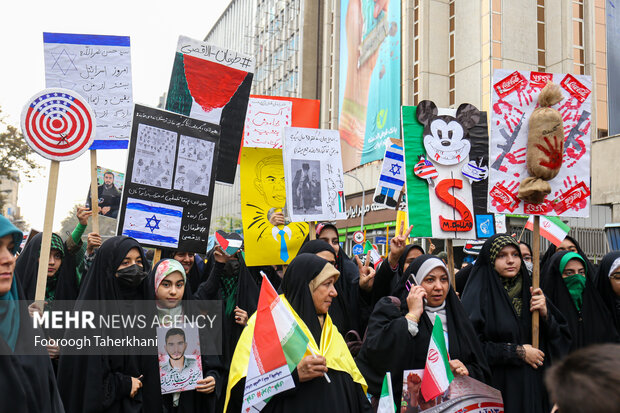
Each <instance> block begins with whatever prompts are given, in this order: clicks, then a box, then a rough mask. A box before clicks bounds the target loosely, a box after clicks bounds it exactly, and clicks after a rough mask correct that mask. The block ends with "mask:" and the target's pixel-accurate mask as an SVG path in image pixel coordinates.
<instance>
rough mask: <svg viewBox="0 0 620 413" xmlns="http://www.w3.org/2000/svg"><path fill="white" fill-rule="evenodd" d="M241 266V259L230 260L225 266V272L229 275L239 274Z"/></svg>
mask: <svg viewBox="0 0 620 413" xmlns="http://www.w3.org/2000/svg"><path fill="white" fill-rule="evenodd" d="M240 268H241V264H240V263H239V260H230V261H228V262H227V263H226V264H225V266H224V273H225V274H226V276H228V277H232V276H235V277H236V276H237V275H239V269H240Z"/></svg>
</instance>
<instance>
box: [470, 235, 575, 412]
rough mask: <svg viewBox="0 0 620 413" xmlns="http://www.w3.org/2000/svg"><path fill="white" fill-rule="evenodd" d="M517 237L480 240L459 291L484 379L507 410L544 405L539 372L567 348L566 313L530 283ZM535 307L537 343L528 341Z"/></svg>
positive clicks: (541, 408)
mask: <svg viewBox="0 0 620 413" xmlns="http://www.w3.org/2000/svg"><path fill="white" fill-rule="evenodd" d="M522 262H523V260H522V258H521V250H520V248H519V243H518V242H517V241H516V240H515V239H514V238H513V237H511V236H509V235H507V234H497V235H494V236H493V237H491V238H489V239H488V240H486V241H485V243H484V245H483V246H482V250H481V251H480V255H479V256H478V259H477V260H476V263H475V264H474V266H473V268H472V270H471V275H470V276H469V279H468V280H467V284H466V285H465V291H463V295H462V301H461V302H462V303H463V307H465V310H466V311H467V314H468V315H469V319H470V320H471V322H472V323H473V325H474V329H475V330H476V333H477V334H478V337H479V338H480V341H481V342H482V348H483V350H484V354H485V355H486V357H487V362H488V363H489V366H490V368H491V382H489V384H490V385H491V386H493V387H495V388H496V389H498V390H500V391H501V392H502V397H503V399H504V408H505V411H506V412H507V413H513V412H514V413H516V412H532V413H543V412H545V413H546V412H548V411H550V406H549V403H548V400H547V395H546V393H545V385H544V383H543V372H544V370H545V368H546V367H547V366H549V364H550V363H551V362H552V361H556V360H558V359H560V358H561V357H563V356H565V355H566V354H567V353H568V350H569V347H570V340H571V338H570V332H569V329H568V325H567V323H566V319H565V318H564V317H563V316H562V314H561V313H560V312H559V311H558V310H557V308H556V307H555V306H554V305H552V304H551V301H550V300H548V299H546V297H545V295H544V294H543V292H542V290H541V289H540V288H536V289H533V288H532V281H531V279H530V275H529V273H528V271H527V269H526V267H525V265H522ZM533 311H539V313H540V349H537V348H535V347H533V346H532V345H531V344H530V343H531V342H532V312H533Z"/></svg>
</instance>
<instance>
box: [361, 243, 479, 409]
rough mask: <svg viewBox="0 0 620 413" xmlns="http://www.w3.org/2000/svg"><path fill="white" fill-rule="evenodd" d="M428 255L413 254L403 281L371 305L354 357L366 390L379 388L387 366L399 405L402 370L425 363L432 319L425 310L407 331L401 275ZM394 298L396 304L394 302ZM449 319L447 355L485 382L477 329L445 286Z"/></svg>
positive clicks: (404, 294) (404, 290)
mask: <svg viewBox="0 0 620 413" xmlns="http://www.w3.org/2000/svg"><path fill="white" fill-rule="evenodd" d="M430 257H432V256H430V255H422V256H420V257H418V258H416V259H415V260H414V261H413V262H412V263H411V265H410V266H409V268H407V271H405V273H404V274H403V277H401V279H402V280H403V281H402V285H398V286H397V287H396V288H395V290H394V291H393V293H394V295H395V296H396V297H395V298H398V300H395V299H394V297H383V298H382V299H380V300H379V302H378V303H377V305H376V306H375V308H374V310H373V312H372V315H371V316H370V320H369V323H368V332H367V336H366V340H365V341H364V344H363V345H362V349H361V351H360V353H359V355H358V357H357V358H356V362H357V365H358V367H359V369H360V371H361V372H362V374H363V375H364V378H365V379H366V382H367V383H368V392H369V393H371V394H372V395H374V396H379V395H380V394H381V385H382V383H383V377H384V376H385V373H386V372H387V371H389V372H391V376H392V391H393V394H394V402H395V403H396V405H397V406H399V405H400V402H401V397H402V388H403V372H404V371H405V370H415V369H424V366H425V364H426V355H427V352H428V345H429V342H430V337H431V334H432V330H433V324H432V323H431V320H430V319H429V317H428V315H427V314H426V313H423V314H422V317H421V318H420V322H419V323H418V334H417V335H416V336H415V337H412V336H411V334H410V333H409V330H408V327H407V325H408V324H407V319H406V318H405V314H406V313H407V312H408V308H407V302H406V297H407V294H408V291H407V290H406V289H405V280H406V279H407V277H409V275H410V274H412V273H415V271H417V270H418V269H419V268H420V265H421V264H422V263H423V262H424V261H426V260H427V259H428V258H430ZM397 301H399V302H400V305H398V304H397V303H396V302H397ZM445 302H446V316H447V321H448V343H447V344H448V352H449V353H450V358H451V359H453V360H454V359H458V360H460V361H461V362H462V363H463V364H464V365H465V366H466V367H467V370H469V375H470V376H471V377H473V378H475V379H477V380H480V381H482V382H488V381H489V379H490V372H489V368H488V365H487V362H486V359H485V357H484V353H483V351H482V348H481V346H480V343H479V341H478V337H477V335H476V332H475V331H474V329H473V326H472V325H471V323H470V321H469V319H468V317H467V314H466V313H465V310H464V309H463V306H462V305H461V303H460V302H459V299H458V298H457V296H456V294H455V293H454V291H453V290H452V288H450V291H449V292H448V295H447V297H446V301H445Z"/></svg>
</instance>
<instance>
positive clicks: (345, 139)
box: [338, 0, 401, 171]
mask: <svg viewBox="0 0 620 413" xmlns="http://www.w3.org/2000/svg"><path fill="white" fill-rule="evenodd" d="M340 4H341V10H340V16H341V17H340V88H339V121H338V125H339V126H338V127H339V130H340V135H341V144H342V162H343V167H344V169H345V171H348V170H351V169H353V168H355V167H357V166H359V165H363V164H365V163H368V162H372V161H376V160H378V159H382V158H383V155H384V153H385V148H386V145H388V143H389V142H390V140H389V139H390V138H394V139H400V46H401V38H400V30H401V17H400V16H401V12H400V10H401V6H400V2H399V1H392V2H389V4H388V5H386V6H384V8H383V9H379V10H376V9H375V6H376V4H377V3H376V2H375V1H374V0H342V1H341V2H340Z"/></svg>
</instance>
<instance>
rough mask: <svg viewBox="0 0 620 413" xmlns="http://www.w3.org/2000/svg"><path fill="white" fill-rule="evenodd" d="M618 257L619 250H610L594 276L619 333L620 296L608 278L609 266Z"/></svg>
mask: <svg viewBox="0 0 620 413" xmlns="http://www.w3.org/2000/svg"><path fill="white" fill-rule="evenodd" d="M618 258H620V251H612V252H610V253H608V254H607V255H605V256H604V257H603V259H602V260H601V265H600V266H599V268H598V276H597V277H596V289H597V291H598V292H599V294H600V295H601V299H602V300H603V304H605V307H607V309H608V310H609V313H610V314H611V317H612V318H613V321H614V324H615V326H616V331H618V332H619V333H620V296H617V295H616V293H615V292H614V290H613V289H612V288H611V280H610V279H609V271H611V270H612V268H611V266H612V265H613V263H614V261H615V260H616V259H618Z"/></svg>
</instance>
